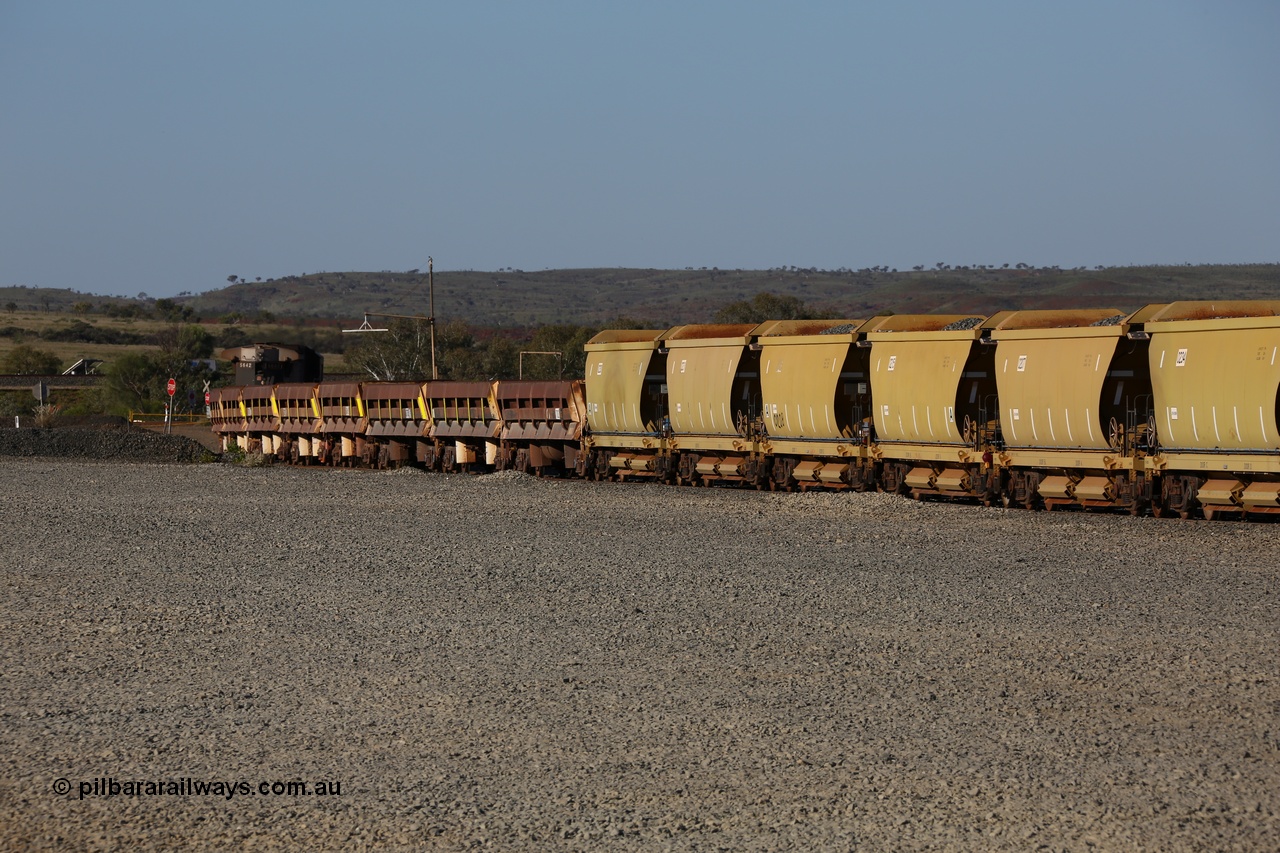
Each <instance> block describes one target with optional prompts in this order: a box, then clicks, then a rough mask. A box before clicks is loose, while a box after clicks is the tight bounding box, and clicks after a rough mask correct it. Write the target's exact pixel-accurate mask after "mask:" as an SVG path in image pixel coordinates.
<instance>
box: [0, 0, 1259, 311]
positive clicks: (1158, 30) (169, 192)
mask: <svg viewBox="0 0 1280 853" xmlns="http://www.w3.org/2000/svg"><path fill="white" fill-rule="evenodd" d="M1277 37H1280V3H1276V2H1274V0H1219V2H1209V0H1205V1H1204V2H1182V1H1181V0H1160V2H1154V1H1152V2H1144V0H1132V1H1130V0H1118V1H1117V0H1110V2H1093V0H1075V2H1071V3H1066V2H1061V3H1048V2H1025V0H1020V2H973V3H956V2H950V1H948V2H943V1H942V0H933V1H932V2H925V1H924V0H920V1H919V2H913V0H905V1H904V2H894V3H882V2H879V3H870V2H852V0H851V1H850V2H797V3H759V2H749V0H746V1H745V2H744V0H739V2H692V3H690V2H645V3H629V4H624V3H609V2H545V3H530V2H522V3H516V2H506V3H503V2H471V3H458V2H450V3H434V2H406V3H390V2H371V3H365V4H354V3H330V2H320V1H319V0H315V2H218V3H198V4H197V3H173V2H167V0H166V2H129V1H128V0H122V1H121V2H111V3H102V2H71V0H69V1H68V2H37V1H36V0H32V1H31V2H27V1H26V0H9V2H7V3H3V4H0V286H4V285H14V284H27V285H31V286H41V287H70V288H74V289H77V290H81V291H84V292H86V293H102V294H106V293H114V294H121V295H134V294H136V293H138V292H146V293H148V294H150V295H152V296H169V295H173V294H176V293H178V292H181V291H192V292H200V291H203V290H208V289H212V288H215V287H220V286H223V285H225V284H226V278H227V276H228V275H231V274H235V275H239V276H244V277H248V278H253V277H257V276H261V277H262V278H264V279H265V278H272V277H278V276H283V275H290V274H298V273H306V272H316V271H320V270H328V271H337V270H384V269H390V270H404V269H410V268H414V267H421V268H425V267H426V259H427V256H428V255H433V256H434V258H435V262H436V269H437V270H450V269H484V270H493V269H498V268H500V267H508V266H511V267H517V268H521V269H528V270H533V269H544V268H560V267H593V266H610V267H631V266H636V267H658V268H683V267H686V266H695V267H700V266H719V267H722V268H731V269H732V268H743V269H763V268H768V267H774V266H783V265H797V266H806V267H807V266H816V267H821V268H832V269H833V268H838V267H852V268H858V267H864V266H874V265H881V264H883V265H887V266H891V267H899V268H904V269H905V268H909V267H911V266H913V265H915V264H925V265H928V266H932V265H933V264H934V263H936V262H939V261H943V262H947V263H951V264H974V263H991V264H1000V263H1010V264H1012V263H1017V262H1025V263H1033V264H1058V265H1062V266H1079V265H1088V266H1093V265H1095V264H1106V265H1124V264H1148V263H1183V262H1190V263H1237V262H1277V261H1280V242H1278V238H1280V50H1277V49H1276V43H1277Z"/></svg>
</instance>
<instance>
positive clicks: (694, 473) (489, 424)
mask: <svg viewBox="0 0 1280 853" xmlns="http://www.w3.org/2000/svg"><path fill="white" fill-rule="evenodd" d="M585 349H586V370H585V376H584V377H583V378H582V379H581V380H576V379H575V380H572V381H558V382H541V381H539V382H534V381H520V380H499V381H495V382H459V381H429V382H362V383H354V382H327V381H320V382H281V383H277V384H265V385H241V386H236V387H227V388H221V389H215V390H214V392H213V398H212V419H213V429H214V430H215V431H216V432H218V433H219V434H221V435H222V436H223V441H224V447H230V446H231V445H233V444H235V445H238V446H241V447H244V448H245V449H250V450H258V451H261V452H263V453H266V454H269V455H273V456H275V457H276V458H279V459H282V460H289V461H293V462H299V463H308V462H309V463H313V464H331V465H337V464H346V465H364V466H395V465H404V464H416V465H421V466H424V467H426V468H427V469H430V470H442V471H464V470H470V471H481V470H483V471H489V470H506V469H514V470H518V471H526V472H533V473H538V474H541V475H556V476H579V477H588V478H592V479H615V480H630V479H647V480H652V481H659V482H665V483H680V484H687V485H704V486H705V485H713V484H717V485H718V484H740V485H744V486H749V487H756V488H769V489H781V490H791V489H802V490H803V489H810V488H830V489H853V490H859V491H862V490H882V491H888V492H896V493H900V494H904V495H911V496H913V497H915V498H917V499H925V498H938V499H961V500H969V501H977V502H981V503H983V504H986V505H1004V506H1020V507H1026V508H1029V509H1031V508H1045V509H1053V508H1055V507H1074V508H1084V509H1112V510H1120V511H1125V512H1129V513H1132V514H1134V515H1139V514H1145V513H1151V514H1154V515H1157V516H1163V515H1178V516H1181V517H1183V518H1187V517H1190V516H1191V515H1193V514H1198V515H1203V516H1204V517H1205V518H1213V517H1214V516H1216V515H1220V514H1231V515H1232V516H1233V517H1244V518H1248V517H1251V516H1262V515H1265V514H1275V513H1280V401H1278V398H1277V391H1278V388H1280V360H1278V359H1277V351H1278V350H1280V301H1276V302H1244V301H1226V302H1209V301H1205V302H1173V303H1168V304H1156V305H1148V306H1146V307H1144V308H1142V309H1140V310H1138V311H1135V312H1132V313H1126V312H1122V311H1116V310H1111V309H1093V310H1066V311H1064V310H1015V311H1004V312H1000V313H998V314H995V315H993V316H990V317H982V316H972V315H966V314H954V315H936V314H927V315H918V314H905V315H900V314H889V315H880V316H875V317H869V318H861V319H842V320H780V321H770V322H766V323H762V324H759V325H686V326H678V327H676V328H673V329H665V330H639V331H637V330H606V331H602V332H600V333H599V334H597V335H596V336H595V337H594V338H592V339H591V340H590V341H589V342H588V343H587V344H586V346H585Z"/></svg>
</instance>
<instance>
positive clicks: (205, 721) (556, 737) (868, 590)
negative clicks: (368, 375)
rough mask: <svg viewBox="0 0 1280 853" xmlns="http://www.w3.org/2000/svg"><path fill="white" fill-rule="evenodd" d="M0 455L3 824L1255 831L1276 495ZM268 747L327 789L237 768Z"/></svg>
mask: <svg viewBox="0 0 1280 853" xmlns="http://www.w3.org/2000/svg"><path fill="white" fill-rule="evenodd" d="M0 471H3V475H4V484H5V488H4V491H3V496H2V497H0V506H2V507H3V511H2V515H0V518H3V521H4V530H5V536H4V538H3V544H2V545H0V549H3V550H2V551H0V578H2V580H3V586H2V588H0V589H2V591H0V596H2V604H0V614H3V616H2V618H3V626H2V629H3V630H2V632H0V847H3V848H5V849H25V848H35V849H41V848H55V847H56V848H59V849H71V850H74V849H107V848H112V849H125V848H128V849H179V848H183V849H188V848H189V849H213V848H224V849H225V848H236V849H239V848H245V849H259V850H270V849H344V850H350V849H442V850H456V849H472V848H481V849H502V850H509V849H526V850H548V849H552V850H554V849H562V850H595V849H601V848H606V849H618V850H650V849H673V850H778V849H795V850H845V849H852V848H858V849H869V850H872V849H906V850H912V849H933V850H938V849H942V850H973V849H995V850H1035V849H1049V850H1081V849H1086V848H1089V847H1094V848H1098V849H1106V850H1119V849H1124V850H1183V849H1188V850H1196V849H1200V850H1228V849H1233V850H1269V849H1274V848H1275V845H1276V839H1277V838H1280V816H1278V815H1280V674H1278V673H1277V633H1278V631H1280V619H1278V616H1280V611H1278V609H1277V607H1278V605H1280V582H1278V579H1277V571H1278V570H1277V560H1276V557H1277V555H1278V553H1280V547H1278V546H1277V538H1276V527H1275V526H1274V525H1247V524H1239V523H1222V522H1219V523H1206V522H1174V521H1169V520H1155V519H1130V518H1127V517H1115V516H1093V515H1084V514H1059V513H1040V514H1030V513H1023V512H1018V511H1003V510H996V509H981V508H975V507H962V506H942V505H923V504H916V503H912V502H909V501H904V500H901V499H896V498H891V497H888V496H879V495H844V494H815V495H774V494H768V493H755V492H740V491H728V490H718V489H674V488H663V487H654V486H616V485H608V484H600V485H597V484H586V483H554V482H543V481H537V480H533V479H531V478H527V477H522V476H519V475H492V476H487V477H478V478H468V477H462V476H453V477H446V476H442V475H427V474H421V473H417V472H410V471H403V472H393V473H372V472H351V471H330V470H303V469H284V468H274V469H247V468H237V467H231V466H225V465H203V466H173V465H141V464H120V463H77V462H73V461H51V460H39V459H21V458H3V459H0ZM95 779H103V780H106V779H113V780H115V782H116V784H121V783H130V782H136V781H142V782H151V783H153V784H154V783H156V782H159V783H162V784H163V783H173V784H175V785H178V784H181V785H183V786H185V785H186V784H187V783H186V782H185V781H181V780H186V779H192V780H197V781H199V782H200V783H201V784H203V783H204V782H205V781H206V780H207V781H216V780H224V781H229V782H230V783H231V784H232V786H233V788H234V786H235V785H237V784H239V783H244V784H245V788H246V790H242V791H241V792H238V793H234V795H233V796H231V797H230V799H228V798H227V797H226V796H225V795H219V794H211V795H204V796H201V795H194V794H192V795H179V794H171V795H156V796H145V795H144V796H126V795H124V794H123V793H122V794H121V795H118V796H95V795H94V794H93V792H92V785H93V780H95ZM58 780H66V781H67V782H68V783H69V784H70V788H71V790H70V793H69V794H65V795H64V794H59V793H55V791H54V787H55V785H58V784H61V783H59V782H58ZM290 780H303V781H306V782H308V783H310V784H313V785H314V783H316V782H319V781H325V782H337V783H340V785H341V792H340V794H338V795H331V796H315V795H310V794H309V795H307V796H288V795H280V796H272V795H270V794H259V793H257V791H258V786H259V784H260V783H267V784H268V786H269V785H270V783H272V782H281V781H290ZM103 784H109V783H103ZM82 785H87V786H88V788H87V789H86V790H87V791H88V792H89V793H88V796H86V797H84V798H83V799H81V798H80V795H79V794H80V790H81V786H82ZM144 790H145V787H144Z"/></svg>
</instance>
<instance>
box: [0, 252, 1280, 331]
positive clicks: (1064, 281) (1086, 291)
mask: <svg viewBox="0 0 1280 853" xmlns="http://www.w3.org/2000/svg"><path fill="white" fill-rule="evenodd" d="M435 291H436V317H437V319H438V320H439V321H440V322H441V323H446V322H450V321H453V320H461V321H463V322H465V323H467V324H469V325H472V326H488V327H530V326H538V325H545V324H551V323H574V324H580V325H585V326H598V325H600V324H603V323H606V322H608V321H610V320H613V319H616V318H618V317H629V318H632V319H635V320H637V321H640V322H643V323H646V324H651V325H653V326H654V327H662V326H667V325H676V324H679V323H698V322H708V321H710V320H711V318H712V317H713V315H714V314H715V313H716V311H718V310H720V309H721V308H723V307H724V306H726V305H728V304H729V303H732V302H737V301H740V300H745V299H750V298H751V297H753V296H755V295H756V294H757V293H762V292H772V293H775V294H778V295H783V296H795V297H797V298H799V299H801V300H802V301H803V302H804V303H805V304H806V305H807V306H809V307H810V308H812V309H821V310H826V311H829V312H830V313H831V314H833V315H835V316H840V317H862V316H868V315H870V314H873V313H875V312H878V311H893V312H896V313H900V314H901V313H927V312H947V313H973V314H991V313H994V312H995V311H998V310H1002V309H1006V308H1082V307H1100V308H1116V309H1119V310H1126V309H1134V308H1138V307H1140V306H1142V305H1144V304H1147V303H1149V302H1169V301H1174V300H1178V299H1280V264H1240V265H1213V266H1146V267H1107V268H1104V269H1083V268H1078V269H1069V270H1068V269H1057V268H1033V267H1027V266H1025V265H1016V266H1013V267H1008V268H1004V267H1001V268H994V267H985V268H984V267H961V268H951V267H944V268H934V269H915V270H909V271H905V272H899V271H894V270H889V269H887V268H877V269H863V270H818V269H797V268H794V267H788V268H785V269H773V270H721V269H696V270H695V269H686V270H646V269H577V270H544V271H541V272H525V271H521V270H510V269H509V270H498V271H496V272H474V271H464V272H439V273H436V275H435ZM137 302H138V300H135V299H128V298H122V297H113V296H92V295H88V294H83V293H80V292H78V291H73V290H62V289H52V288H29V287H4V288H0V314H2V313H3V311H4V310H5V309H6V308H7V307H8V306H11V305H12V306H14V307H15V309H16V310H22V311H71V310H73V308H74V306H76V305H77V303H79V304H81V306H82V309H84V310H91V311H93V312H94V313H98V312H101V311H103V310H105V309H107V308H108V307H109V306H110V307H111V308H112V309H113V310H120V309H121V308H123V307H127V306H128V304H130V303H134V304H136V303H137ZM172 302H174V303H178V304H179V305H183V306H190V308H191V309H192V310H193V312H194V313H195V314H196V315H199V316H202V317H204V318H205V319H206V320H212V319H215V318H219V317H227V316H233V315H240V316H242V317H246V318H248V317H261V316H263V315H264V313H265V314H269V315H275V316H276V317H278V318H303V319H306V318H311V319H328V320H336V321H341V322H343V323H346V322H351V323H353V324H354V323H358V322H359V320H360V318H361V316H362V314H363V312H365V311H381V312H386V313H390V314H419V315H425V314H427V313H428V299H427V276H426V274H425V273H422V272H420V271H418V270H413V271H410V272H403V273H393V272H376V273H374V272H337V273H314V274H310V275H299V276H288V277H285V278H278V279H269V280H267V281H252V282H250V281H241V282H236V283H234V284H230V285H229V286H227V287H223V288H220V289H218V290H211V291H208V292H205V293H201V294H196V295H183V296H178V297H174V298H173V299H172ZM89 306H92V307H91V308H90V307H89Z"/></svg>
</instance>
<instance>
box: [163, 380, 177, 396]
mask: <svg viewBox="0 0 1280 853" xmlns="http://www.w3.org/2000/svg"><path fill="white" fill-rule="evenodd" d="M166 390H167V391H168V392H169V396H170V397H172V396H173V392H175V391H177V390H178V383H177V382H175V381H174V380H173V379H172V378H170V379H169V384H168V386H166Z"/></svg>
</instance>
